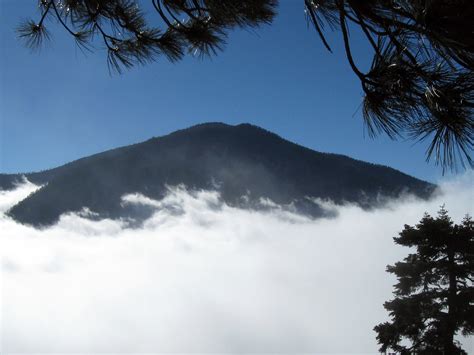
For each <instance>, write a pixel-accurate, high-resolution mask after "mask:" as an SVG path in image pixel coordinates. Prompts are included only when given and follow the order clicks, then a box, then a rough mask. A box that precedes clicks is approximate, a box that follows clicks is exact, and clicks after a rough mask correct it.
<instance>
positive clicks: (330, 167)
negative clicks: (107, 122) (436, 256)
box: [0, 123, 435, 226]
mask: <svg viewBox="0 0 474 355" xmlns="http://www.w3.org/2000/svg"><path fill="white" fill-rule="evenodd" d="M22 176H26V178H27V179H28V180H30V181H31V182H33V183H36V184H44V186H43V187H42V188H41V189H39V190H38V191H37V192H35V193H34V194H32V195H30V196H29V197H27V198H26V199H24V200H23V201H21V202H19V203H18V204H17V205H15V206H14V207H12V208H11V209H10V211H9V212H8V214H9V215H10V216H11V217H13V218H14V219H15V220H17V221H19V222H21V223H25V224H31V225H35V226H42V225H50V224H52V223H54V222H56V221H57V220H58V218H59V216H60V215H61V214H63V213H65V212H72V211H80V210H81V209H83V208H84V207H87V208H89V209H90V210H91V211H93V212H96V213H98V214H99V215H100V216H102V217H110V218H117V217H130V216H132V217H139V216H140V214H142V213H144V212H143V211H138V212H137V210H133V209H131V208H126V207H124V206H122V205H121V203H120V202H121V197H122V196H123V195H125V194H127V193H135V192H137V193H141V194H144V195H146V196H148V197H150V198H153V199H160V198H162V197H163V196H164V195H165V194H166V191H167V190H166V185H168V186H175V185H179V184H184V185H186V187H187V188H188V189H190V190H199V189H218V190H219V191H220V192H221V195H222V199H223V200H224V201H225V202H226V203H228V204H230V205H234V206H242V207H252V208H256V207H258V201H259V200H260V199H261V198H268V199H271V200H272V201H273V202H275V203H277V204H284V205H288V204H292V206H294V208H296V209H298V210H300V211H303V212H304V213H309V214H311V215H314V216H317V215H320V214H321V213H322V210H321V209H320V208H319V207H318V205H317V203H314V202H312V200H311V199H308V197H315V198H321V199H330V200H332V201H334V202H335V203H338V204H340V203H343V202H352V203H356V204H359V205H360V206H362V207H364V208H371V207H374V206H378V205H379V204H380V203H381V202H380V201H381V200H380V196H385V197H398V196H400V195H401V194H403V193H411V194H414V195H416V196H419V197H421V198H428V197H429V196H430V194H431V193H432V192H433V191H434V189H435V186H434V185H432V184H430V183H427V182H425V181H421V180H418V179H416V178H414V177H411V176H408V175H406V174H403V173H401V172H399V171H397V170H394V169H392V168H389V167H385V166H380V165H375V164H370V163H366V162H362V161H358V160H355V159H351V158H349V157H346V156H343V155H337V154H327V153H319V152H315V151H313V150H311V149H308V148H305V147H302V146H300V145H297V144H294V143H291V142H289V141H287V140H285V139H283V138H281V137H279V136H277V135H276V134H273V133H271V132H268V131H266V130H264V129H262V128H259V127H256V126H253V125H250V124H240V125H237V126H230V125H227V124H223V123H207V124H201V125H197V126H194V127H191V128H188V129H184V130H180V131H176V132H174V133H171V134H169V135H167V136H163V137H158V138H152V139H150V140H147V141H145V142H142V143H138V144H134V145H130V146H126V147H121V148H117V149H113V150H109V151H106V152H103V153H99V154H95V155H92V156H89V157H86V158H82V159H79V160H76V161H73V162H71V163H68V164H66V165H63V166H60V167H58V168H55V169H51V170H47V171H42V172H38V173H29V174H13V175H12V174H10V175H7V174H0V188H2V189H10V188H12V187H13V186H14V185H15V183H16V182H17V181H18V180H20V179H21V178H22ZM244 196H246V197H245V198H244Z"/></svg>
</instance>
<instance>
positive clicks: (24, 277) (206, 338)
mask: <svg viewBox="0 0 474 355" xmlns="http://www.w3.org/2000/svg"><path fill="white" fill-rule="evenodd" d="M473 177H474V175H473V174H472V173H468V174H465V175H464V176H460V177H457V178H455V179H451V180H449V181H445V182H442V183H441V184H440V193H439V194H438V195H437V196H436V197H435V198H434V199H432V200H431V201H421V200H418V199H416V198H412V197H405V198H403V199H402V200H397V201H392V202H390V203H389V204H388V205H387V206H386V207H385V208H382V209H378V210H373V211H364V210H361V209H360V208H358V207H355V206H351V205H346V206H341V207H334V206H328V208H332V209H334V208H336V210H337V217H335V218H328V219H318V220H311V219H309V218H307V217H304V216H301V215H297V214H294V213H291V212H288V211H284V210H282V209H278V208H273V209H272V210H268V211H260V212H257V211H249V210H242V209H237V208H232V207H229V206H227V205H225V204H223V203H222V202H221V201H220V199H219V195H218V193H217V192H210V191H202V192H198V193H189V192H187V191H186V190H185V189H183V188H176V189H170V192H169V194H168V196H167V197H166V198H165V199H164V200H162V201H153V200H150V199H148V198H146V197H144V196H140V195H129V196H126V197H124V203H132V204H133V203H134V204H145V205H148V206H151V207H153V208H156V213H155V214H154V215H153V217H151V218H150V219H148V220H147V221H146V222H145V223H144V225H143V226H142V227H140V228H138V229H130V228H127V227H126V225H127V224H126V223H125V222H124V221H114V220H102V221H92V220H89V219H87V218H85V216H86V215H87V211H85V212H84V211H83V212H82V213H79V214H67V215H64V216H62V217H61V219H60V221H59V222H58V223H57V224H56V225H54V226H52V227H50V228H47V229H42V230H38V229H34V228H32V227H28V226H24V225H20V224H18V223H16V222H14V221H13V220H11V219H10V218H8V217H7V216H5V214H4V213H5V212H6V211H7V210H8V208H9V207H10V206H12V205H13V204H15V203H16V202H17V201H20V200H21V199H23V198H25V197H26V196H27V195H28V194H30V193H32V192H33V191H34V190H35V189H36V188H37V186H35V185H33V184H31V183H28V182H25V183H24V184H22V185H20V186H18V188H17V189H15V190H13V191H0V256H1V267H2V271H1V279H0V282H1V284H0V286H1V293H0V295H1V299H0V301H1V313H0V321H1V328H0V336H1V337H0V341H1V343H0V345H1V348H0V352H1V353H3V354H8V353H119V352H120V353H158V352H161V353H173V352H201V353H204V352H214V353H223V352H227V353H228V352H234V353H235V352H247V353H248V352H252V353H258V352H266V353H275V352H279V353H298V352H299V353H301V352H311V353H376V352H377V349H378V346H377V344H376V341H375V333H374V332H373V330H372V329H373V327H374V326H375V325H376V324H378V323H380V322H382V321H385V320H386V319H387V313H386V311H385V310H384V308H383V303H384V301H386V300H389V299H390V298H392V294H391V292H392V285H393V284H394V282H395V279H394V277H393V276H392V275H389V274H387V273H386V272H385V267H386V265H387V264H392V263H394V262H396V261H398V260H400V259H402V258H403V257H404V256H406V254H407V253H408V252H409V250H408V249H406V248H403V247H400V246H397V245H395V244H394V242H393V239H392V238H393V237H394V236H397V233H398V232H400V231H401V230H402V229H403V225H404V224H416V223H417V222H418V221H419V220H420V219H421V217H422V216H423V213H424V212H428V213H430V214H432V215H435V214H436V212H437V211H438V209H439V207H440V206H441V205H442V204H445V205H446V208H447V209H448V211H449V214H450V216H451V217H452V218H453V220H454V221H455V222H456V223H458V222H460V221H461V220H462V218H463V217H464V215H465V214H466V213H469V214H471V215H472V214H474V183H473V181H474V179H473ZM463 343H464V348H465V349H466V350H467V351H468V352H469V353H473V352H474V345H473V341H472V338H471V339H464V340H463Z"/></svg>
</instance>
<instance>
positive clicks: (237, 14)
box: [18, 0, 276, 72]
mask: <svg viewBox="0 0 474 355" xmlns="http://www.w3.org/2000/svg"><path fill="white" fill-rule="evenodd" d="M149 3H150V4H151V5H152V8H153V9H154V12H156V14H157V15H158V19H159V20H158V21H157V23H156V24H154V25H151V24H150V23H149V21H147V19H146V18H145V15H144V13H143V10H142V5H143V4H140V2H138V1H136V0H39V8H40V11H41V17H40V19H39V21H38V22H35V21H33V20H28V21H26V22H24V23H22V24H21V25H20V26H19V28H18V34H19V36H20V38H24V39H25V41H26V44H27V45H28V46H29V47H32V48H37V47H39V46H40V45H41V43H42V42H43V40H44V39H48V38H49V33H48V31H47V30H46V27H45V19H47V18H49V17H52V18H54V19H56V21H57V22H59V24H60V25H61V26H62V27H63V28H64V29H65V30H66V31H67V32H68V33H69V34H70V35H71V36H72V37H73V38H74V40H75V41H76V43H77V45H78V46H79V47H80V48H81V49H85V50H91V49H92V45H93V42H94V39H96V38H98V39H99V40H100V41H101V42H102V43H103V44H104V45H105V48H106V49H107V63H108V65H109V69H111V70H114V71H117V72H121V71H122V70H123V69H124V68H130V67H132V66H134V65H136V64H146V63H149V62H152V61H154V60H156V58H157V57H158V56H160V55H164V56H165V57H167V58H168V59H169V60H171V61H176V60H179V59H181V58H182V57H183V55H184V54H185V53H186V52H191V53H194V54H197V55H209V54H212V53H216V51H217V50H220V49H221V48H222V46H223V45H224V43H225V38H226V34H227V32H228V31H229V30H230V29H232V28H234V27H248V26H250V27H256V26H259V25H261V24H265V23H270V22H271V20H272V19H273V17H274V15H275V7H276V1H275V0H242V1H234V0H150V1H149Z"/></svg>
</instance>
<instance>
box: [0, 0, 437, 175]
mask: <svg viewBox="0 0 474 355" xmlns="http://www.w3.org/2000/svg"><path fill="white" fill-rule="evenodd" d="M142 2H143V0H142ZM145 2H148V1H145ZM35 5H36V4H35V1H26V0H21V1H19V0H0V63H1V70H0V75H1V76H0V120H1V122H0V172H2V173H13V172H29V171H36V170H43V169H48V168H52V167H55V166H58V165H61V164H64V163H66V162H69V161H71V160H74V159H78V158H81V157H83V156H87V155H90V154H93V153H98V152H101V151H103V150H106V149H110V148H115V147H118V146H123V145H128V144H131V143H136V142H140V141H143V140H146V139H148V138H150V137H152V136H160V135H164V134H167V133H170V132H172V131H174V130H176V129H180V128H185V127H188V126H191V125H194V124H197V123H202V122H208V121H221V122H226V123H229V124H237V123H242V122H249V123H252V124H255V125H258V126H261V127H264V128H266V129H268V130H270V131H273V132H275V133H277V134H279V135H281V136H283V137H284V138H286V139H289V140H291V141H294V142H296V143H298V144H301V145H304V146H306V147H309V148H311V149H314V150H317V151H324V152H332V153H340V154H345V155H348V156H351V157H354V158H357V159H361V160H365V161H368V162H373V163H379V164H383V165H388V166H391V167H394V168H396V169H399V170H401V171H404V172H406V173H408V174H411V175H414V176H416V177H419V178H422V179H426V180H430V181H437V180H438V179H439V177H440V176H441V169H440V168H439V167H436V166H435V165H434V163H428V164H427V163H426V162H425V149H426V145H427V144H426V143H421V144H416V145H413V142H411V141H405V142H403V141H399V142H393V141H390V140H389V139H387V138H386V137H383V136H381V137H379V138H377V139H375V140H372V139H370V138H368V137H367V135H364V126H363V121H362V115H361V111H360V103H361V100H362V90H361V87H360V83H359V81H358V79H357V78H356V76H355V75H354V74H353V73H352V71H351V69H350V68H349V64H348V63H347V61H346V59H345V56H344V53H343V47H342V43H341V41H342V39H341V37H340V35H339V33H335V34H330V35H329V41H330V42H331V44H332V46H333V49H334V53H333V54H330V53H329V52H327V51H326V50H325V49H324V47H323V46H322V44H321V42H320V41H319V38H318V37H317V35H316V33H315V32H314V31H313V30H312V29H311V28H309V27H308V25H307V23H306V20H305V15H304V11H303V10H304V9H303V1H302V0H281V1H280V7H279V14H278V16H277V18H276V20H275V22H274V23H273V25H271V26H265V27H263V28H260V29H257V30H238V31H234V32H232V33H231V34H230V36H229V38H228V44H227V46H226V48H225V50H224V52H222V53H220V54H219V55H218V56H216V57H213V58H210V59H203V60H202V59H199V58H195V57H192V56H189V57H187V58H185V59H184V60H183V61H181V62H178V63H175V64H172V63H169V62H168V61H167V60H166V59H165V58H164V57H163V58H161V59H160V60H159V61H157V62H156V63H154V64H152V65H148V66H146V67H136V68H134V69H132V70H130V71H126V72H125V73H124V74H122V75H112V76H111V75H110V74H109V72H108V70H107V65H106V53H105V51H104V50H103V49H102V48H101V47H100V46H98V48H97V51H96V52H95V53H92V54H87V56H85V55H83V54H82V53H81V52H80V51H79V50H78V49H77V48H76V47H75V44H74V42H73V40H72V39H70V38H68V37H67V36H66V34H65V33H64V32H63V31H61V30H60V27H59V26H58V25H57V24H55V23H49V24H48V25H49V30H50V32H51V33H52V34H53V36H54V37H53V40H52V41H51V42H50V43H48V44H47V46H46V48H44V49H43V50H41V51H40V52H39V53H31V51H30V50H28V49H27V48H25V47H24V46H23V44H22V43H21V42H20V41H19V40H18V39H17V38H16V34H15V31H14V29H15V27H16V26H17V25H18V23H19V22H20V21H21V19H23V18H25V17H28V16H30V15H36V17H35V18H37V13H36V6H35ZM352 41H353V43H354V51H355V54H356V58H358V61H359V62H360V63H362V64H363V65H367V64H368V63H369V62H370V58H371V53H370V52H369V50H368V47H367V45H366V43H365V42H364V41H362V40H361V37H360V36H359V35H358V34H357V33H353V34H352Z"/></svg>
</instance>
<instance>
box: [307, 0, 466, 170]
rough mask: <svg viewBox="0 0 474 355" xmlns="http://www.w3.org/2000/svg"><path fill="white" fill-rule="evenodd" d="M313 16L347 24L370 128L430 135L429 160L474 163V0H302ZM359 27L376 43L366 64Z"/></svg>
mask: <svg viewBox="0 0 474 355" xmlns="http://www.w3.org/2000/svg"><path fill="white" fill-rule="evenodd" d="M305 5H306V11H307V13H308V17H309V19H310V21H311V23H312V24H313V25H314V27H315V29H316V31H317V32H318V34H319V35H320V37H321V39H322V40H323V43H324V44H325V46H326V47H327V48H328V49H329V50H330V47H329V44H328V43H327V41H326V39H325V37H324V34H323V31H322V28H323V25H324V24H328V25H329V26H330V27H331V28H332V29H339V30H341V32H342V37H343V43H344V48H345V52H346V55H347V59H348V61H349V63H350V66H351V68H352V70H353V71H354V73H355V74H356V75H357V76H358V77H359V79H360V81H361V84H362V89H363V91H364V102H363V115H364V119H365V122H366V126H367V128H368V132H369V134H370V135H375V134H377V133H379V132H384V133H386V134H387V135H388V136H389V137H391V138H397V137H408V138H412V139H415V140H425V139H431V143H430V145H429V146H428V150H427V160H429V159H430V158H431V157H433V156H434V157H435V160H436V162H437V163H440V164H441V165H442V166H443V169H445V168H448V167H450V168H455V167H456V166H457V163H458V162H459V163H460V165H461V166H463V167H473V166H474V164H473V160H472V158H471V154H472V151H473V148H474V73H473V70H474V22H473V21H472V19H473V18H474V2H473V1H471V0H454V1H453V0H413V1H406V0H371V1H368V0H345V1H343V0H305ZM350 27H351V28H354V27H357V28H359V29H360V30H361V32H362V33H363V34H364V35H365V37H366V38H367V41H368V43H370V45H371V47H372V49H373V55H374V57H373V61H372V66H371V67H370V68H369V69H368V70H367V71H365V72H364V71H363V70H362V69H360V67H359V66H357V64H356V61H355V59H354V58H353V55H352V51H351V42H350V37H349V28H350Z"/></svg>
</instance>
